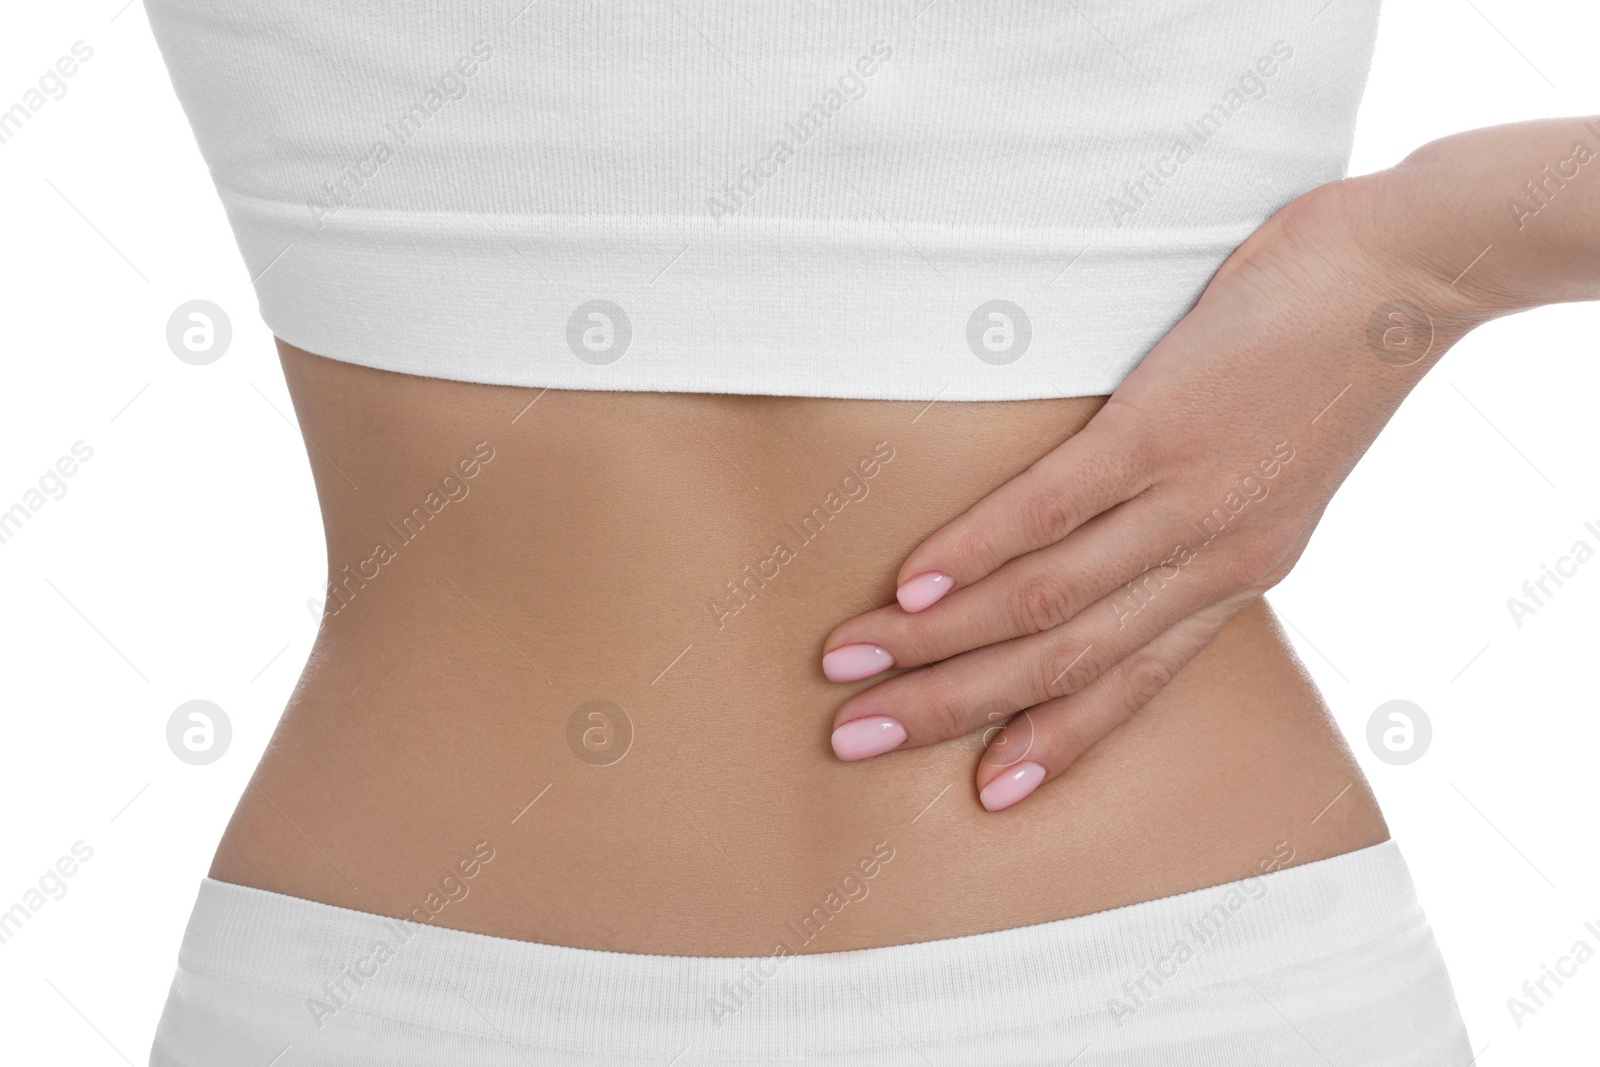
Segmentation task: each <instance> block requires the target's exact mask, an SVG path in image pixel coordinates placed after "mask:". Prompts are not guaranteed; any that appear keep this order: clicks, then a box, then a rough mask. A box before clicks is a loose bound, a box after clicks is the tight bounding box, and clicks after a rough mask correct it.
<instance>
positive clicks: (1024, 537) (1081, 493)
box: [895, 405, 1149, 612]
mask: <svg viewBox="0 0 1600 1067" xmlns="http://www.w3.org/2000/svg"><path fill="white" fill-rule="evenodd" d="M1108 409H1109V405H1108V406H1107V407H1106V408H1102V409H1101V410H1100V412H1099V413H1097V414H1096V415H1095V417H1094V418H1093V419H1091V420H1090V422H1089V424H1088V426H1087V427H1086V428H1085V429H1084V431H1083V432H1081V433H1077V434H1074V435H1073V436H1072V437H1070V438H1068V439H1067V440H1066V441H1065V442H1064V443H1063V444H1062V445H1061V446H1060V447H1058V448H1056V449H1054V450H1053V451H1051V452H1050V453H1049V454H1048V455H1046V456H1044V457H1043V458H1041V459H1040V460H1039V461H1038V462H1037V463H1035V464H1034V465H1033V466H1031V467H1029V468H1028V469H1027V470H1025V471H1023V472H1022V473H1021V474H1019V475H1017V476H1016V477H1015V478H1013V479H1011V481H1009V482H1007V483H1006V484H1004V485H1002V486H1001V487H1000V488H998V489H996V490H995V491H994V492H992V493H990V494H989V495H988V496H986V497H984V498H983V499H982V500H980V501H978V503H976V504H974V505H973V506H972V507H970V508H968V509H967V510H966V512H964V513H963V514H962V515H960V516H959V517H958V518H956V519H954V520H953V521H951V522H950V523H948V524H946V525H945V526H944V527H943V528H941V529H939V530H938V531H936V532H935V533H934V534H933V535H932V536H930V537H929V538H928V539H927V540H926V541H924V542H923V543H922V544H920V545H918V546H917V548H916V549H914V550H913V551H912V553H911V555H909V556H908V557H906V561H905V563H904V564H902V565H901V567H900V573H899V577H898V578H897V579H896V582H895V585H896V593H895V598H896V599H897V600H898V601H899V602H900V606H901V607H902V608H904V609H905V610H906V611H908V612H917V611H921V610H923V609H924V608H927V607H931V606H932V605H933V604H934V603H936V602H937V601H938V600H940V599H941V598H942V597H944V596H945V595H946V594H948V593H949V592H950V591H951V590H952V589H955V588H958V587H961V586H966V585H971V584H972V583H973V582H976V581H978V580H979V579H980V578H983V577H984V576H985V575H988V574H992V573H993V572H994V571H996V570H998V569H1000V567H1001V566H1003V565H1004V564H1005V563H1006V562H1007V561H1008V560H1011V559H1015V558H1016V557H1018V556H1021V555H1024V554H1026V553H1028V552H1033V551H1036V550H1037V549H1040V548H1044V547H1045V546H1047V545H1052V544H1054V543H1056V542H1057V541H1059V540H1061V539H1062V538H1064V537H1066V536H1067V535H1068V534H1069V533H1071V532H1072V531H1073V530H1076V529H1077V528H1078V527H1079V526H1082V525H1083V524H1084V523H1085V522H1088V521H1089V520H1090V519H1092V518H1093V517H1094V516H1096V515H1098V514H1100V513H1101V512H1102V511H1106V510H1108V509H1109V508H1112V507H1115V506H1116V505H1117V504H1120V503H1122V502H1123V501H1125V500H1128V499H1130V498H1131V497H1133V496H1134V495H1135V494H1137V493H1138V492H1139V491H1141V490H1142V489H1145V488H1147V487H1148V486H1149V481H1148V480H1147V479H1146V478H1145V476H1144V475H1143V474H1141V473H1140V472H1139V469H1138V465H1137V464H1136V463H1135V462H1134V460H1133V458H1132V457H1131V456H1130V455H1129V454H1128V453H1127V452H1126V451H1124V450H1122V449H1119V448H1117V447H1116V446H1115V445H1114V444H1112V443H1111V442H1112V440H1113V436H1121V434H1119V433H1118V432H1117V431H1116V430H1115V427H1114V423H1115V419H1114V417H1113V416H1109V415H1106V411H1107V410H1108Z"/></svg>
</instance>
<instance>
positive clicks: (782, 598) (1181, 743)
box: [211, 344, 1388, 956]
mask: <svg viewBox="0 0 1600 1067" xmlns="http://www.w3.org/2000/svg"><path fill="white" fill-rule="evenodd" d="M280 351H281V354H282V358H283V365H284V369H285V372H286V374H287V377H288V383H289V388H290V392H291V394H292V396H293V398H294V403H295V408H296V411H297V412H298V415H299V418H300V422H301V427H302V429H303V431H304V434H305V437H306V440H307V442H308V454H309V456H310V459H311V467H312V471H313V474H314V476H315V479H316V485H317V491H318V494H319V497H320V499H321V503H322V510H323V517H324V522H325V525H326V530H327V543H328V559H329V576H330V583H331V590H330V594H329V597H328V605H327V614H326V616H325V618H324V622H323V626H322V629H321V632H320V634H319V636H318V638H317V641H316V644H315V647H314V648H313V650H312V652H311V655H310V658H309V661H308V662H307V664H306V667H305V671H304V673H303V675H302V676H301V679H300V682H299V685H298V686H297V687H296V689H295V691H294V694H293V696H292V697H291V699H290V701H289V704H288V707H287V709H286V710H285V713H284V716H283V719H282V721H281V722H280V724H279V725H278V728H277V731H276V733H275V735H274V737H273V740H272V743H271V745H270V746H269V747H268V749H267V752H266V754H265V756H264V757H263V759H262V761H261V764H260V767H259V768H258V770H257V772H256V774H255V777H254V778H253V780H252V782H251V784H250V786H249V788H248V789H247V790H246V791H245V794H244V796H243V797H242V798H241V801H240V804H239V807H238V809H237V811H236V812H235V814H234V817H233V820H232V822H231V823H230V824H229V826H228V829H227V833H226V834H225V836H224V837H223V840H222V842H221V845H220V847H219V849H218V851H217V855H216V859H215V861H214V863H213V866H212V868H211V876H212V877H213V878H217V879H220V880H222V881H226V882H234V883H238V884H242V885H248V886H256V887H259V888H262V889H268V890H272V891H275V892H279V893H286V894H290V895H292V896H297V897H303V898H308V899H311V900H316V901H322V902H325V903H329V904H334V905H339V906H342V907H347V908H354V909H358V910H361V911H366V912H374V913H378V914H381V915H389V916H396V917H403V916H411V917H413V918H416V919H419V920H422V919H426V920H427V921H430V922H432V923H434V924H436V925H440V926H445V927H451V928H455V929H462V930H470V931H474V932H477V933H482V934H489V935H493V936H499V937H507V938H516V939H521V940H527V941H536V942H544V943H549V944H556V945H568V946H575V947H580V948H595V949H609V950H614V951H619V952H647V953H664V954H670V955H713V956H765V955H769V954H771V953H773V952H774V951H775V950H776V949H777V947H778V946H780V945H781V946H784V948H785V950H786V951H789V952H831V951H838V950H843V949H855V948H867V947H875V946H881V945H892V944H901V943H907V942H916V941H925V940H930V939H935V938H943V937H951V936H957V935H963V934H975V933H982V932H987V931H993V930H1001V929H1007V928H1011V927H1016V926H1023V925H1028V924H1032V923H1038V922H1044V921H1048V920H1052V919H1060V918H1066V917H1069V916H1076V915H1083V914H1088V913H1091V912H1096V911H1102V910H1104V909H1107V908H1114V907H1119V906H1122V905H1126V904H1133V903H1138V902H1141V901H1145V900H1150V899H1154V898H1156V897H1161V896H1167V895H1170V894H1174V893H1181V892H1186V891H1189V890H1193V889H1200V888H1204V887H1207V886H1213V885H1218V884H1221V883H1224V882H1229V881H1233V880H1236V879H1240V878H1244V877H1248V876H1251V875H1255V874H1258V873H1260V872H1262V871H1263V870H1267V869H1271V868H1276V867H1281V866H1286V865H1294V864H1299V863H1304V862H1308V861H1311V860H1317V859H1323V858H1327V857H1330V856H1334V855H1338V854H1341V853H1345V852H1350V851H1353V850H1356V849H1359V848H1363V847H1366V846H1369V845H1373V844H1377V843H1379V842H1381V841H1383V840H1385V839H1387V837H1388V831H1387V828H1386V827H1385V824H1384V821H1383V818H1382V816H1381V814H1380V813H1379V811H1378V808H1377V806H1376V804H1375V802H1374V800H1373V797H1372V794H1371V792H1370V790H1369V789H1368V786H1367V783H1366V781H1365V780H1364V779H1363V777H1362V775H1361V773H1360V771H1359V770H1358V769H1357V766H1356V763H1355V761H1354V759H1353V758H1352V757H1351V755H1350V752H1349V750H1348V748H1347V747H1346V745H1345V743H1344V741H1343V739H1342V738H1341V736H1340V734H1339V732H1338V731H1337V729H1336V727H1335V725H1334V723H1333V721H1332V719H1331V718H1330V716H1329V714H1328V712H1327V709H1326V708H1325V706H1324V705H1323V703H1322V701H1321V699H1320V697H1319V696H1318V694H1317V692H1316V690H1315V688H1314V686H1313V685H1312V684H1311V682H1310V680H1309V678H1308V676H1307V675H1306V672H1305V670H1304V669H1303V667H1302V666H1301V665H1300V664H1299V662H1298V661H1297V660H1296V658H1295V656H1294V654H1293V652H1292V651H1291V649H1290V647H1289V646H1288V644H1287V642H1286V640H1285V638H1284V635H1283V633H1282V631H1281V629H1280V628H1279V626H1278V625H1277V623H1276V621H1275V619H1274V617H1273V615H1272V613H1271V611H1270V610H1269V609H1268V608H1267V607H1266V606H1265V605H1264V604H1262V605H1257V606H1255V607H1252V608H1250V609H1248V610H1246V611H1245V612H1244V613H1243V614H1241V615H1239V616H1238V617H1237V618H1236V619H1235V620H1234V621H1233V622H1232V623H1230V624H1229V625H1228V626H1227V628H1226V629H1225V630H1223V632H1222V633H1221V635H1220V636H1219V637H1218V638H1217V639H1216V640H1215V641H1214V642H1213V643H1212V644H1211V645H1210V646H1209V647H1208V648H1207V649H1206V650H1205V651H1204V652H1203V653H1201V655H1200V656H1199V657H1198V658H1197V659H1195V660H1194V661H1192V662H1191V663H1190V664H1189V665H1188V666H1187V667H1185V668H1184V669H1183V670H1182V671H1181V672H1180V673H1179V674H1178V676H1177V677H1176V679H1175V680H1174V681H1173V682H1172V684H1171V685H1170V686H1169V687H1168V688H1167V689H1165V690H1164V691H1163V692H1162V693H1160V694H1159V695H1158V696H1157V697H1156V698H1155V700H1153V701H1152V702H1151V703H1150V704H1148V705H1147V706H1146V707H1145V708H1144V709H1143V710H1141V711H1139V712H1138V713H1137V714H1136V715H1135V716H1134V717H1133V718H1132V719H1130V720H1129V721H1128V722H1127V723H1126V724H1125V725H1124V726H1122V727H1121V728H1119V729H1118V730H1117V731H1116V732H1114V733H1113V734H1112V735H1111V736H1110V737H1109V738H1108V739H1106V740H1105V741H1104V742H1102V743H1101V744H1100V745H1098V746H1097V747H1095V748H1094V749H1092V750H1091V751H1090V752H1089V753H1088V754H1087V755H1085V756H1084V757H1083V758H1081V759H1080V760H1079V761H1078V762H1077V763H1076V764H1074V765H1073V766H1072V767H1071V769H1069V770H1068V771H1067V772H1066V773H1065V774H1064V775H1062V776H1061V777H1060V778H1058V779H1056V780H1055V781H1053V782H1052V783H1050V784H1048V785H1046V786H1045V787H1044V788H1042V789H1041V790H1040V791H1039V792H1038V793H1037V794H1035V795H1034V796H1033V797H1031V798H1030V799H1028V800H1027V801H1026V802H1024V803H1021V804H1019V805H1017V806H1016V807H1015V808H1011V809H1007V810H1005V811H1001V812H996V813H989V812H986V811H984V810H983V808H982V807H980V806H979V804H978V800H977V795H976V790H975V788H974V784H973V780H974V771H975V769H976V761H977V758H978V755H979V753H980V747H981V744H982V737H981V735H979V734H974V735H972V736H969V737H967V738H963V739H960V740H956V741H951V742H946V743H944V744H940V745H935V746H932V747H926V748H917V749H910V750H905V751H900V752H892V753H889V754H887V755H884V756H880V757H877V758H874V759H869V760H865V761H862V762H859V763H845V762H841V761H840V760H838V759H837V758H836V757H835V756H834V754H833V752H832V750H831V749H830V747H829V741H828V738H829V733H830V730H831V727H832V717H833V713H834V711H835V709H837V708H838V706H839V705H840V704H841V703H842V702H843V701H844V699H845V698H846V697H847V696H849V695H850V694H851V693H853V692H856V691H857V690H859V689H861V688H864V687H865V686H868V685H871V684H872V680H868V681H865V682H857V683H852V684H848V685H842V684H838V683H833V682H829V681H827V680H826V679H825V678H824V677H823V674H822V670H821V667H820V665H819V661H820V658H821V655H822V651H823V649H822V642H823V639H824V637H825V636H826V635H827V634H828V632H829V631H830V630H832V629H833V627H834V626H836V625H837V624H838V623H840V622H842V621H844V620H845V619H847V618H850V617H852V616H854V615H857V614H859V613H861V612H863V611H866V610H868V609H870V608H871V607H873V606H875V605H886V604H890V603H892V602H893V600H894V581H895V576H896V572H897V570H898V568H899V566H900V564H901V562H902V561H903V560H904V558H905V556H906V554H907V553H908V552H909V551H910V550H911V549H912V548H914V547H915V546H916V545H917V544H918V543H919V542H920V541H921V540H922V539H923V538H925V537H926V536H927V535H929V534H930V533H932V532H933V531H935V530H937V529H938V528H939V527H940V526H942V525H943V524H944V523H946V522H948V521H949V520H950V519H952V518H954V517H955V516H956V515H958V514H960V513H961V512H962V511H963V510H965V509H966V508H967V507H969V506H970V505H971V504H973V503H974V502H975V501H977V500H979V499H981V498H982V497H983V496H984V495H985V494H987V493H988V492H989V491H991V490H993V489H994V488H996V487H997V486H999V485H1001V484H1002V483H1004V482H1005V481H1006V480H1008V479H1009V478H1011V477H1013V476H1014V475H1016V474H1018V473H1019V472H1021V471H1023V470H1024V469H1025V468H1027V467H1028V466H1029V465H1030V464H1031V463H1033V462H1034V461H1035V460H1036V459H1038V458H1039V457H1040V456H1042V455H1044V454H1045V453H1047V452H1049V451H1050V450H1051V449H1053V448H1055V447H1056V446H1057V445H1059V444H1060V443H1061V442H1062V441H1064V440H1066V439H1067V438H1068V437H1069V436H1070V435H1072V434H1073V433H1075V432H1077V431H1078V430H1080V429H1081V428H1082V427H1083V426H1084V424H1085V423H1086V422H1087V420H1088V419H1089V418H1090V416H1092V415H1093V413H1094V412H1095V410H1096V409H1097V408H1098V406H1099V404H1100V401H1099V400H1097V399H1093V398H1072V399H1062V400H1037V401H1005V402H992V401H991V402H982V403H952V402H946V401H938V402H935V403H931V404H930V403H926V402H898V401H867V400H832V399H816V398H799V397H763V396H730V395H708V394H686V393H636V392H634V393H623V392H600V391H595V392H583V391H571V390H547V391H539V390H533V389H524V388H517V387H507V386H486V385H475V384H469V383H463V382H454V381H446V380H439V379H430V378H420V377H412V376H409V375H401V374H393V373H389V372H384V371H378V370H371V369H368V368H365V367H360V366H355V365H352V364H347V363H341V362H336V361H333V360H329V359H324V358H321V357H319V356H314V355H310V354H307V353H304V352H301V351H299V350H297V349H294V348H291V347H289V346H286V345H281V344H280ZM485 857H488V859H487V860H486V859H485ZM419 909H420V910H419Z"/></svg>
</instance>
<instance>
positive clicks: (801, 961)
mask: <svg viewBox="0 0 1600 1067" xmlns="http://www.w3.org/2000/svg"><path fill="white" fill-rule="evenodd" d="M1471 1059H1472V1049H1471V1047H1470V1046H1469V1044H1468V1040H1467V1034H1466V1030H1465V1028H1464V1026H1463V1025H1462V1022H1461V1017H1460V1014H1459V1013H1458V1011H1457V1008H1456V1004H1455V998H1454V994H1453V992H1452V990H1451V987H1450V980H1449V977H1448V975H1447V974H1446V973H1445V968H1444V963H1443V961H1442V960H1441V959H1440V956H1439V950H1438V947H1437V945H1436V944H1435V943H1434V939H1433V934H1432V933H1431V931H1430V930H1429V928H1428V924H1427V920H1426V919H1425V918H1424V916H1423V913H1422V909H1421V907H1420V906H1419V905H1418V903H1417V898H1416V894H1415V891H1414V890H1413V888H1412V884H1411V877H1410V874H1409V872H1408V871H1407V869H1406V866H1405V861H1404V860H1403V859H1402V858H1401V855H1400V850H1399V848H1398V846H1396V845H1395V844H1394V842H1392V841H1389V842H1385V843H1383V844H1381V845H1374V846H1372V847H1371V848H1366V849H1362V850H1360V851H1358V852H1353V853H1349V854H1347V855H1344V856H1338V857H1335V858H1333V859H1327V860H1321V861H1318V862H1314V863H1308V864H1303V865H1301V866H1298V867H1291V868H1289V869H1287V870H1282V871H1277V872H1274V873H1271V874H1266V875H1262V876H1260V877H1255V878H1249V879H1245V880H1243V881H1240V882H1234V883H1230V884H1228V885H1224V886H1217V887H1215V888H1212V889H1205V890H1199V891H1197V892H1193V893H1184V894H1181V895H1178V896H1172V897H1164V898H1161V899H1159V900H1152V901H1149V902H1147V903H1144V904H1135V905H1132V906H1129V907H1125V908H1116V909H1114V910H1111V911H1105V912H1099V913H1097V914H1094V915H1086V916H1082V917H1079V918H1072V919H1061V920H1058V921H1055V922H1047V923H1040V924H1038V925H1035V926H1025V927H1020V928H1017V929H1012V930H1003V931H999V932H996V933H988V934H975V935H971V936H966V937H953V938H948V939H944V940H940V941H927V942H921V943H918V944H912V945H896V946H890V947H887V948H873V949H861V950H856V951H850V952H831V953H821V954H811V955H783V956H773V957H766V958H761V957H738V958H729V957H688V956H652V955H640V954H630V953H619V952H600V951H595V950H591V949H576V948H564V947H559V946H554V945H543V944H535V943H533V942H527V941H514V940H510V939H507V938H499V937H486V936H484V935H481V934H471V933H463V932H461V931H458V930H449V929H443V928H439V927H433V926H427V925H423V924H419V923H415V922H410V921H405V920H397V919H389V918H385V917H383V916H379V915H369V914H367V913H365V912H358V911H350V910H348V909H344V908H336V907H332V906H329V905H326V904H318V903H314V902H312V901H308V900H301V899H299V898H296V897H289V896H283V895H281V894H277V893H270V892H266V891H264V890H259V889H250V888H245V887H242V886H236V885H231V884H227V883H224V882H218V881H214V880H211V879H209V878H208V879H205V880H204V881H203V882H202V883H201V886H200V895H199V900H198V902H197V903H196V905H195V910H194V914H193V916H192V918H191V919H190V921H189V927H188V931H187V933H186V934H185V936H184V940H183V946H182V949H181V951H180V954H179V966H178V973H177V977H176V978H175V979H174V981H173V984H172V991H171V994H170V996H169V998H168V1000H167V1006H166V1011H165V1013H164V1014H163V1016H162V1019H161V1024H160V1027H159V1029H158V1031H157V1034H156V1040H155V1047H154V1049H153V1050H152V1054H151V1061H150V1062H151V1064H152V1067H172V1065H184V1067H190V1065H194V1067H200V1065H204V1067H232V1065H240V1067H267V1065H268V1064H271V1065H272V1067H302V1065H307V1064H330V1065H332V1064H337V1065H339V1067H359V1065H368V1064H370V1065H374V1067H378V1065H381V1067H423V1065H427V1067H443V1065H447V1064H448V1065H471V1067H490V1065H492V1067H501V1065H504V1067H528V1065H530V1064H535V1065H539V1067H544V1065H555V1064H562V1065H566V1064H573V1065H577V1064H583V1065H587V1067H607V1065H621V1064H630V1065H632V1064H655V1065H657V1067H669V1065H670V1067H690V1065H693V1064H740V1065H748V1064H774V1063H799V1062H805V1063H824V1064H830V1065H836V1067H842V1065H845V1064H852V1065H854V1064H861V1065H866V1064H873V1065H886V1064H906V1065H918V1067H927V1065H930V1064H937V1065H941V1067H943V1065H946V1064H949V1065H961V1067H971V1065H973V1064H983V1065H985V1067H998V1065H1002V1064H1043V1063H1050V1064H1058V1065H1064V1064H1071V1065H1072V1067H1111V1065H1116V1067H1128V1065H1130V1064H1133V1065H1144V1064H1149V1065H1152V1067H1156V1065H1158V1067H1258V1065H1259V1067H1268V1065H1270V1067H1299V1065H1302V1064H1303V1065H1306V1067H1329V1065H1335V1067H1402V1065H1404V1067H1423V1065H1426V1067H1467V1065H1468V1063H1469V1062H1470V1061H1471Z"/></svg>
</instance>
